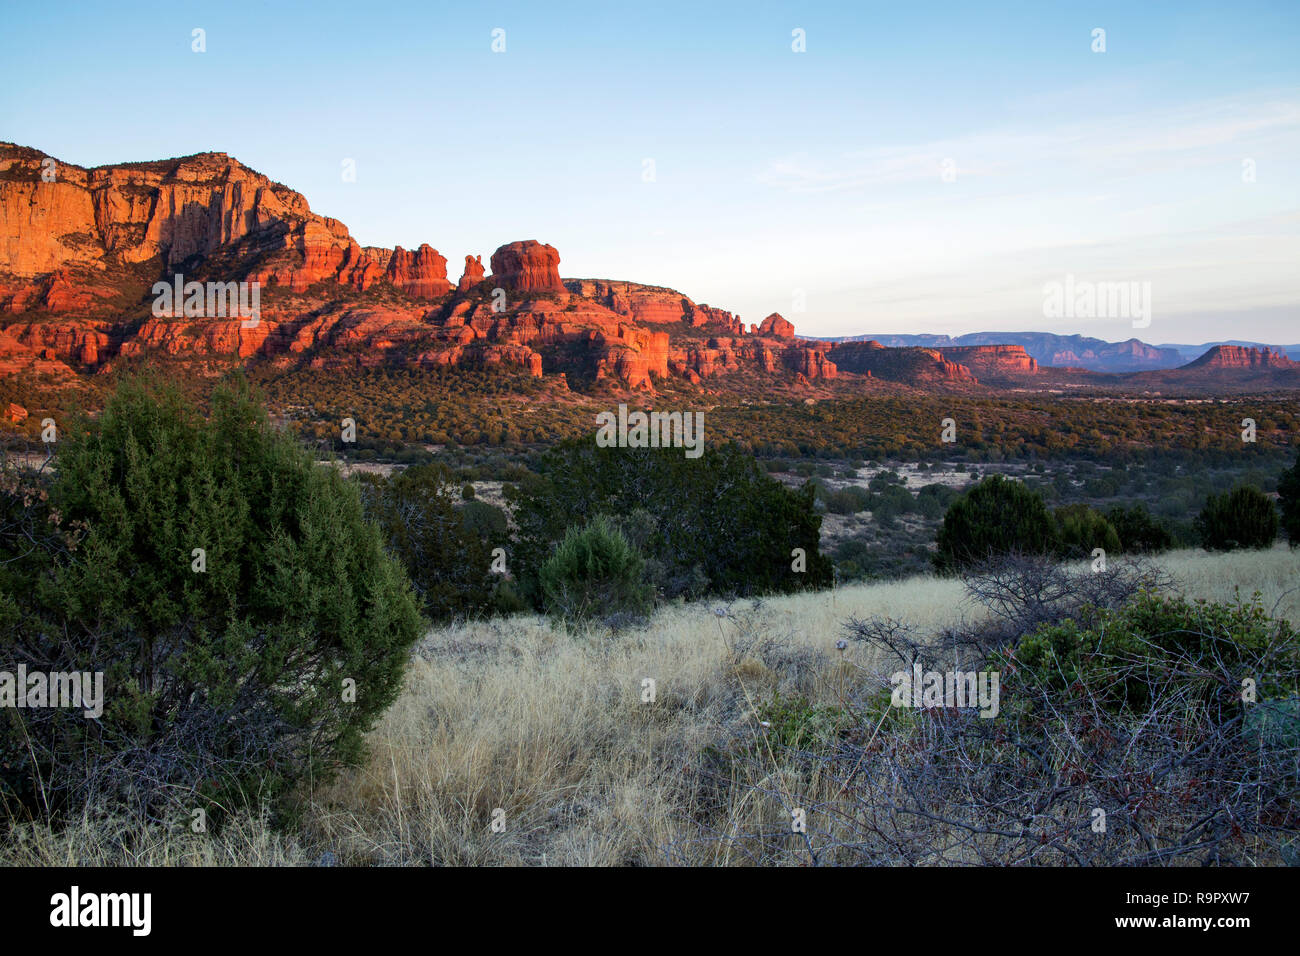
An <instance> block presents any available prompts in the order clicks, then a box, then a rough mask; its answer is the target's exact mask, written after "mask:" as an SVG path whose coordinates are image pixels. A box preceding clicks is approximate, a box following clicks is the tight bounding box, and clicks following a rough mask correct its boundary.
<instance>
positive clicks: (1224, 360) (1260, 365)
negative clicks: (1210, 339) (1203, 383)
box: [1183, 345, 1300, 369]
mask: <svg viewBox="0 0 1300 956" xmlns="http://www.w3.org/2000/svg"><path fill="white" fill-rule="evenodd" d="M1183 368H1185V369H1296V368H1300V362H1293V361H1291V359H1289V358H1287V357H1286V356H1285V355H1283V354H1282V353H1281V352H1280V351H1277V350H1274V349H1271V348H1262V349H1261V348H1254V347H1245V346H1241V345H1215V346H1212V347H1211V348H1210V349H1209V350H1208V351H1207V352H1206V353H1205V354H1204V355H1202V356H1201V357H1200V358H1198V359H1195V360H1193V361H1191V362H1188V363H1187V364H1186V365H1184V366H1183Z"/></svg>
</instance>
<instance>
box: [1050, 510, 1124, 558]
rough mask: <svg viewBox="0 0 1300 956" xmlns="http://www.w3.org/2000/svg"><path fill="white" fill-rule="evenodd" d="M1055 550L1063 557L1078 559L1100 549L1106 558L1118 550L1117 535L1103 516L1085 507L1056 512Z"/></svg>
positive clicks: (1118, 541)
mask: <svg viewBox="0 0 1300 956" xmlns="http://www.w3.org/2000/svg"><path fill="white" fill-rule="evenodd" d="M1055 517H1056V548H1057V553H1059V554H1060V555H1061V556H1063V557H1070V558H1082V557H1087V556H1089V555H1091V554H1092V552H1093V549H1095V548H1101V549H1102V550H1103V551H1105V552H1106V553H1107V554H1116V553H1118V552H1119V550H1120V540H1119V535H1118V534H1116V532H1115V528H1114V527H1113V526H1112V525H1111V523H1110V522H1109V521H1107V520H1106V518H1105V516H1104V515H1102V514H1101V512H1099V511H1097V510H1096V509H1095V508H1090V507H1089V506H1088V505H1085V504H1074V505H1065V506H1063V507H1060V508H1057V509H1056V515H1055Z"/></svg>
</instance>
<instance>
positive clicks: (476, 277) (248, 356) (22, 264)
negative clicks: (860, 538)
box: [0, 143, 1037, 390]
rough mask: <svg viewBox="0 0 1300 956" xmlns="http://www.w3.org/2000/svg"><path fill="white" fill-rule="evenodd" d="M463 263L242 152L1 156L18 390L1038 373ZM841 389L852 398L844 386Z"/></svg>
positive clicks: (506, 264) (549, 259)
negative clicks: (296, 378) (179, 314)
mask: <svg viewBox="0 0 1300 956" xmlns="http://www.w3.org/2000/svg"><path fill="white" fill-rule="evenodd" d="M489 263H490V268H491V273H490V274H486V275H485V270H484V266H483V259H482V256H481V255H467V256H465V266H464V271H463V274H462V275H461V277H460V280H459V281H458V282H457V283H456V284H455V285H453V284H452V283H451V281H450V280H449V279H448V276H447V260H446V258H445V257H444V256H443V255H442V254H441V253H440V252H438V250H437V249H435V248H433V247H432V246H431V245H429V244H427V243H424V244H421V245H419V246H418V247H417V248H416V249H415V250H413V251H412V250H408V249H404V248H402V247H400V246H399V247H397V248H394V249H386V248H380V247H374V246H365V247H363V246H362V245H360V243H358V242H357V240H356V239H354V238H353V237H352V235H351V234H350V233H349V231H348V229H347V227H346V226H345V225H344V224H343V223H341V222H339V221H338V220H336V219H330V218H328V217H325V216H320V215H318V214H316V213H314V212H312V211H311V208H310V207H309V206H308V203H307V200H306V199H305V198H304V197H303V196H301V195H300V194H299V193H297V192H294V191H293V190H292V189H289V188H288V187H287V186H284V185H282V184H280V183H277V182H274V181H272V180H271V179H269V178H268V177H266V176H264V175H262V174H261V173H258V172H256V171H255V170H252V169H249V168H248V167H246V166H244V165H243V164H242V163H240V162H239V161H238V160H236V159H234V158H232V157H230V156H228V155H226V154H225V153H199V154H196V155H193V156H186V157H182V158H179V159H169V160H160V161H156V162H144V163H120V164H115V165H110V166H99V167H95V168H93V169H86V168H82V167H79V166H75V165H70V164H67V163H62V162H59V161H57V160H54V159H53V158H51V157H47V156H46V155H45V154H44V153H41V152H39V151H37V150H34V149H29V148H26V147H22V146H16V145H13V144H8V143H0V375H7V374H13V373H14V372H17V371H21V370H30V371H36V372H46V373H52V374H55V375H65V376H72V375H75V374H77V373H94V372H101V371H105V370H107V369H110V368H112V367H113V364H114V362H115V361H116V360H117V359H118V358H119V357H131V356H140V355H155V356H170V357H174V358H175V359H177V360H189V361H191V362H193V363H195V364H196V365H198V366H201V367H203V368H207V369H215V368H219V367H221V366H222V365H223V364H230V363H238V362H243V361H266V362H270V363H274V364H277V365H279V366H282V367H297V366H306V367H309V368H366V367H380V366H387V365H407V366H414V367H436V366H479V367H482V366H494V365H505V366H511V367H516V368H519V369H523V370H525V371H526V372H527V373H528V374H530V375H533V376H544V375H563V376H565V377H566V378H565V382H566V384H567V381H568V377H571V376H577V377H579V378H581V379H583V380H593V379H594V380H600V379H608V380H610V381H611V382H612V383H614V384H617V385H620V386H622V387H626V388H629V389H647V390H653V388H654V382H655V380H656V379H661V380H662V379H669V378H672V377H675V378H680V379H684V380H687V381H689V382H692V383H700V382H702V381H704V380H706V379H711V378H717V377H719V376H727V375H743V376H745V378H746V380H750V379H753V378H754V376H770V377H772V379H773V380H774V381H776V382H780V383H785V384H790V385H796V386H803V385H809V384H812V383H830V382H831V381H832V380H835V379H837V378H838V379H844V378H845V375H844V374H843V373H847V378H848V380H859V381H861V382H862V383H863V384H864V385H865V384H867V379H869V378H870V379H893V380H897V381H902V382H908V383H913V384H919V385H926V384H933V383H953V384H972V383H975V382H976V381H977V379H976V376H975V374H974V373H973V372H972V370H971V367H972V366H974V367H978V368H980V369H981V372H983V371H985V370H987V371H989V372H991V373H993V372H997V371H999V370H1001V371H1006V372H1021V373H1033V372H1034V371H1036V370H1037V366H1036V363H1034V361H1033V360H1032V359H1030V358H1029V357H1028V356H1027V355H1026V354H1025V353H1024V351H1023V349H1021V348H1020V347H1019V346H996V347H991V350H987V349H985V350H981V349H974V350H965V351H966V353H969V356H968V357H969V358H970V360H971V364H970V365H968V364H966V362H965V360H964V359H963V360H962V361H953V360H950V359H955V358H957V357H958V356H957V355H956V354H955V353H957V352H958V351H961V350H956V349H953V350H944V353H942V354H941V353H940V352H938V351H935V350H932V349H884V348H883V347H881V346H879V345H878V344H876V343H842V344H838V345H832V343H829V342H821V341H813V340H808V339H802V338H800V337H798V336H797V335H796V334H795V329H794V326H793V325H792V324H791V323H790V322H788V321H787V320H786V319H785V318H783V317H782V316H781V315H779V314H777V313H773V314H771V315H769V316H767V317H766V318H765V319H763V320H762V322H760V323H758V324H757V325H750V326H749V328H748V330H746V328H745V326H744V324H743V323H742V322H741V320H740V317H739V316H736V315H733V314H732V313H730V312H727V311H725V310H722V309H717V308H713V307H711V306H708V305H704V304H698V303H696V302H694V301H692V300H691V299H690V298H688V297H687V296H685V295H683V294H681V293H680V292H676V291H674V290H672V289H666V288H662V287H658V286H649V285H642V284H639V283H634V282H625V281H610V280H601V279H567V280H566V279H563V278H561V276H560V271H559V267H560V254H559V252H558V251H557V250H556V249H555V248H554V247H552V246H549V245H546V244H544V243H541V242H538V241H536V240H532V239H529V240H524V241H516V242H509V243H506V244H504V245H502V246H501V247H500V248H498V249H497V250H496V251H495V252H493V253H492V254H491V256H490V259H489ZM178 273H179V274H182V275H183V276H184V277H185V280H186V281H198V282H221V283H227V282H232V281H233V282H258V283H261V290H260V291H261V314H260V316H259V321H258V322H257V323H256V324H255V325H252V326H251V327H245V326H246V323H244V322H242V321H241V319H240V318H239V317H237V316H225V317H222V316H216V315H206V316H204V317H191V318H173V317H170V316H166V317H156V316H154V315H153V314H152V309H151V306H152V302H153V295H152V292H151V290H152V286H153V283H155V282H158V281H170V280H171V278H172V277H173V276H174V275H176V274H178ZM843 384H849V383H848V382H844V383H843Z"/></svg>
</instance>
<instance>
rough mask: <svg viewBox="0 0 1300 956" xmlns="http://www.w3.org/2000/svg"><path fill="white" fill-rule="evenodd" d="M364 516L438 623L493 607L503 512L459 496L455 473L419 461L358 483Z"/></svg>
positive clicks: (503, 530)
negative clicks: (494, 561) (494, 552)
mask: <svg viewBox="0 0 1300 956" xmlns="http://www.w3.org/2000/svg"><path fill="white" fill-rule="evenodd" d="M361 488H362V500H363V501H364V503H365V509H366V516H367V517H368V518H369V519H370V520H371V521H372V522H374V523H375V524H376V525H377V526H378V527H379V530H380V532H381V534H382V535H383V540H384V544H385V545H386V546H387V548H388V550H389V552H390V553H391V554H393V555H394V556H395V557H396V558H397V559H398V560H400V561H401V562H402V564H403V565H404V566H405V568H406V571H407V573H408V574H409V575H410V578H411V581H412V583H413V584H414V585H415V591H416V594H417V595H419V598H420V601H421V603H422V605H423V607H424V610H425V613H426V614H428V616H429V617H430V618H432V619H433V620H436V621H445V620H448V619H450V618H452V617H454V616H456V615H467V614H480V613H486V612H490V611H492V610H494V609H496V603H495V600H494V595H495V593H496V590H497V588H498V585H499V583H500V580H501V578H500V575H499V574H495V573H493V571H492V549H493V548H495V547H504V546H505V545H506V543H507V541H506V528H505V515H504V514H500V515H499V516H498V514H497V513H498V512H499V511H500V509H496V508H493V507H492V506H491V505H488V504H486V503H485V502H481V501H463V503H462V499H463V492H462V489H460V488H459V487H458V486H457V484H456V478H455V475H454V474H453V472H452V471H451V470H450V469H448V468H446V467H445V466H443V465H441V464H431V465H416V466H413V467H411V468H407V469H405V470H403V471H397V472H394V473H393V474H392V476H391V477H389V478H387V479H385V478H381V477H376V476H366V477H365V479H364V480H363V481H362V483H361Z"/></svg>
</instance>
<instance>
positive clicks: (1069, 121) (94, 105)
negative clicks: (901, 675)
mask: <svg viewBox="0 0 1300 956" xmlns="http://www.w3.org/2000/svg"><path fill="white" fill-rule="evenodd" d="M6 19H7V27H8V29H7V30H6V33H5V36H4V38H3V39H0V50H3V52H4V66H3V67H0V69H3V70H5V72H6V74H7V79H8V82H7V83H5V84H4V92H3V93H0V116H2V117H3V122H2V123H0V138H2V139H8V140H12V141H14V142H16V143H19V144H22V145H25V146H30V147H34V148H36V149H39V150H42V151H44V152H47V153H48V154H50V155H52V156H55V157H57V158H58V159H60V160H62V161H65V162H69V163H74V164H76V165H79V166H87V167H89V166H97V165H104V164H110V163H119V162H132V161H145V160H154V159H164V158H170V157H175V156H182V155H189V154H192V153H196V152H205V151H214V152H225V153H228V154H230V155H231V156H233V157H235V158H237V159H238V160H239V161H240V162H242V163H244V164H245V165H247V166H249V167H251V168H253V169H256V170H258V171H259V172H261V173H264V174H265V175H267V176H269V177H271V178H272V179H275V180H277V181H279V182H282V183H284V184H285V185H287V186H289V187H290V188H292V189H295V190H297V191H299V192H301V193H302V194H303V195H304V196H305V197H306V198H307V200H308V201H309V203H310V204H311V207H312V209H313V210H314V211H316V212H318V213H320V214H323V215H328V216H332V217H334V218H337V219H339V220H341V221H342V222H344V223H345V224H346V225H347V226H348V228H349V229H350V230H351V232H352V234H353V236H354V237H355V238H356V239H357V240H358V241H359V242H360V243H361V244H363V245H372V246H389V247H391V246H395V245H403V246H406V247H408V248H412V247H414V246H417V245H419V244H420V243H421V242H428V243H429V244H431V245H432V246H434V247H435V248H437V249H438V250H439V251H440V252H441V253H442V254H443V255H444V256H446V257H447V260H448V271H449V272H450V273H451V275H452V277H453V279H454V278H455V276H457V275H459V272H460V266H461V263H462V261H463V258H464V256H465V255H466V254H475V255H482V256H484V259H485V261H486V257H487V256H488V255H489V254H490V253H491V252H492V250H493V249H495V248H496V247H497V246H499V245H501V244H503V243H505V242H509V241H511V240H515V239H538V240H540V241H542V242H547V243H550V244H551V245H553V246H555V247H556V248H557V249H558V250H559V252H560V256H561V263H560V271H561V274H562V275H564V276H566V277H594V278H606V279H622V280H630V281H635V282H643V283H647V284H652V285H663V286H668V287H671V288H673V289H677V290H680V291H681V292H683V293H684V294H686V295H689V296H690V297H691V298H693V299H694V300H695V301H697V302H704V303H708V304H710V305H714V306H717V307H720V308H725V309H729V310H731V311H733V312H735V313H737V314H739V315H740V316H741V317H742V318H743V320H744V321H745V322H747V323H750V322H757V321H759V320H760V319H761V318H762V317H763V316H765V315H767V314H769V313H771V312H780V313H781V314H782V315H784V316H786V318H788V319H790V320H791V321H792V322H794V323H795V326H796V328H797V329H798V331H799V332H800V333H801V334H806V335H819V336H838V335H859V334H870V333H877V334H916V333H932V334H950V335H954V336H956V335H961V334H964V333H969V332H979V331H1008V332H1012V331H1015V332H1019V331H1037V332H1053V333H1056V334H1062V335H1070V334H1080V335H1087V336H1092V337H1096V338H1101V339H1106V340H1108V341H1122V340H1126V339H1129V338H1140V339H1142V340H1143V341H1145V342H1149V343H1152V344H1162V343H1181V344H1197V343H1202V342H1212V341H1221V340H1229V339H1239V340H1248V341H1258V342H1263V343H1269V344H1290V343H1293V342H1295V341H1296V339H1297V338H1300V335H1297V333H1296V332H1295V331H1294V330H1295V329H1296V328H1298V327H1300V322H1297V319H1298V318H1300V283H1298V282H1297V278H1296V273H1297V271H1298V270H1297V269H1296V263H1297V262H1300V66H1297V61H1296V59H1295V57H1294V51H1295V49H1296V48H1297V47H1298V46H1300V44H1298V43H1297V40H1300V7H1297V6H1296V5H1294V4H1285V3H1242V4H1236V5H1234V6H1233V7H1232V8H1231V9H1230V10H1223V9H1215V7H1214V6H1211V5H1206V4H1199V3H1198V4H1190V5H1164V4H1156V5H1152V6H1151V7H1148V8H1143V9H1141V10H1132V9H1129V8H1128V7H1127V6H1126V5H1124V4H1112V3H1095V4H1070V5H1066V6H1063V7H1060V8H1053V9H1039V8H1037V7H1035V6H1033V5H1029V4H1026V5H1023V6H1021V7H1018V8H1015V10H1014V12H1012V13H1010V14H1007V15H1004V16H1000V17H998V18H991V17H987V16H985V15H984V14H982V13H980V12H979V11H977V10H968V9H965V8H963V7H960V6H957V5H948V4H939V5H932V6H927V7H925V8H923V9H920V10H898V9H892V8H891V9H883V10H864V9H861V8H860V7H859V6H858V5H836V4H826V5H817V6H815V7H813V8H808V7H806V6H804V5H797V4H743V5H739V4H731V5H726V6H721V7H719V6H711V7H709V8H697V7H695V6H689V5H685V4H672V3H669V4H661V5H658V6H656V7H655V8H654V9H631V10H618V11H615V10H611V9H608V8H607V7H604V6H602V5H599V4H562V5H549V6H547V7H546V8H545V9H540V8H535V7H530V6H524V5H517V4H497V5H493V6H492V7H491V8H490V10H489V11H488V12H479V11H475V10H467V9H463V8H460V7H450V8H447V9H429V8H428V7H425V6H420V5H412V4H401V3H399V4H395V5H391V6H386V7H384V8H376V9H366V10H362V11H358V10H357V8H356V7H355V6H353V5H350V4H337V3H320V4H317V5H314V6H313V7H312V8H310V9H307V10H293V11H284V10H275V9H263V8H261V7H258V6H254V5H250V4H245V3H230V4H223V5H221V6H214V7H211V8H209V7H206V6H204V5H198V6H196V7H194V8H192V9H176V8H174V7H172V6H168V5H164V4H161V3H156V4H155V3H146V4H134V5H125V6H113V7H110V8H104V9H96V8H94V7H90V6H83V5H80V4H72V3H54V4H52V5H47V6H45V7H41V8H33V7H20V8H15V9H13V10H11V11H9V12H8V13H7V16H6ZM55 22H57V24H58V26H57V27H52V26H51V24H52V23H55ZM196 28H198V29H202V30H204V31H205V32H204V35H203V36H204V43H205V46H206V49H205V51H204V52H202V53H196V52H194V51H193V50H192V45H193V42H194V41H193V39H192V32H193V30H194V29H196ZM1098 28H1100V29H1103V30H1105V31H1106V32H1105V52H1094V50H1093V47H1094V46H1095V45H1096V42H1097V41H1096V39H1095V38H1094V30H1096V29H1098ZM498 29H500V30H504V31H505V33H504V36H499V35H498V37H497V41H498V46H499V45H500V43H501V41H503V42H504V50H503V51H502V52H493V49H492V46H493V43H494V34H493V31H494V30H498ZM795 31H803V32H802V40H803V43H804V45H805V51H804V52H795V50H794V49H792V46H797V45H798V42H799V40H800V36H799V35H797V34H796V33H795ZM123 51H131V52H132V53H133V54H134V53H135V52H147V54H148V55H147V56H146V55H140V56H136V55H131V56H124V55H123ZM377 51H382V52H377ZM52 63H56V64H57V65H58V67H57V69H51V68H50V66H49V65H50V64H52ZM32 77H39V82H38V83H37V84H36V86H35V90H36V91H37V92H36V94H35V95H26V94H24V93H22V92H21V91H23V90H27V89H32V88H33V87H32ZM88 90H90V91H93V92H94V94H95V96H94V99H93V101H92V100H90V99H89V98H88V96H87V91H88ZM345 160H352V161H353V162H354V163H355V169H356V179H355V181H354V182H349V181H344V178H343V177H342V175H341V172H340V169H341V165H342V163H343V162H344V161H345ZM647 161H652V165H651V164H650V163H648V162H647ZM651 170H652V171H653V176H649V175H648V173H649V172H650V171H651ZM1067 276H1069V277H1072V278H1077V279H1078V280H1079V281H1082V282H1092V283H1103V282H1125V283H1129V282H1135V283H1139V284H1142V283H1146V284H1149V288H1150V315H1149V323H1148V324H1146V325H1136V324H1135V322H1134V321H1133V320H1132V319H1130V318H1127V317H1125V318H1090V319H1079V318H1074V319H1068V320H1066V319H1059V318H1047V317H1045V315H1044V304H1043V303H1044V295H1045V293H1044V286H1045V284H1046V283H1053V282H1062V281H1064V280H1065V279H1066V277H1067ZM801 304H802V306H803V308H802V309H801V308H800V305H801Z"/></svg>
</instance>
